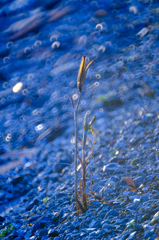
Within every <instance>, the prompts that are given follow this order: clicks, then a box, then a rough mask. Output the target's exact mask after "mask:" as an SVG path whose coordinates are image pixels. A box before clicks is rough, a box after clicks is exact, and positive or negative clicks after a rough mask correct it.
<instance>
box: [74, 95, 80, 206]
mask: <svg viewBox="0 0 159 240" xmlns="http://www.w3.org/2000/svg"><path fill="white" fill-rule="evenodd" d="M80 100H81V93H79V99H78V103H77V106H76V108H75V110H74V122H75V156H74V165H75V200H76V206H77V204H78V202H77V201H78V199H77V112H78V107H79V104H80Z"/></svg>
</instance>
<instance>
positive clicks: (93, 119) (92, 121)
mask: <svg viewBox="0 0 159 240" xmlns="http://www.w3.org/2000/svg"><path fill="white" fill-rule="evenodd" d="M95 120H96V116H94V117H93V118H92V120H91V121H90V123H89V126H91V125H92V124H93V123H94V122H95Z"/></svg>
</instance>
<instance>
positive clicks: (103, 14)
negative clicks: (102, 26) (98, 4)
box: [95, 9, 107, 18]
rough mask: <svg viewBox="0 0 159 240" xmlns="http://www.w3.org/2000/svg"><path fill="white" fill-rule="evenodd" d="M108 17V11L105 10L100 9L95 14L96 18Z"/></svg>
mask: <svg viewBox="0 0 159 240" xmlns="http://www.w3.org/2000/svg"><path fill="white" fill-rule="evenodd" d="M106 15H107V13H106V11H105V10H103V9H99V10H97V11H96V12H95V16H96V17H98V18H100V17H105V16H106Z"/></svg>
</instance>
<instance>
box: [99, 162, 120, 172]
mask: <svg viewBox="0 0 159 240" xmlns="http://www.w3.org/2000/svg"><path fill="white" fill-rule="evenodd" d="M119 169H122V168H121V166H120V165H119V164H118V163H109V164H107V165H104V166H103V172H111V173H112V172H114V171H116V170H119Z"/></svg>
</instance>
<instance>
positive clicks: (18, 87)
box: [13, 82, 23, 93]
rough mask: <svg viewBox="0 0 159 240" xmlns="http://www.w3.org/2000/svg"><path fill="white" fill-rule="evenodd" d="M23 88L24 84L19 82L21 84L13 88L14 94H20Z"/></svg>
mask: <svg viewBox="0 0 159 240" xmlns="http://www.w3.org/2000/svg"><path fill="white" fill-rule="evenodd" d="M22 87H23V83H22V82H19V83H17V84H15V86H14V87H13V92H15V93H17V92H19V91H20V90H21V88H22Z"/></svg>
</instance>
